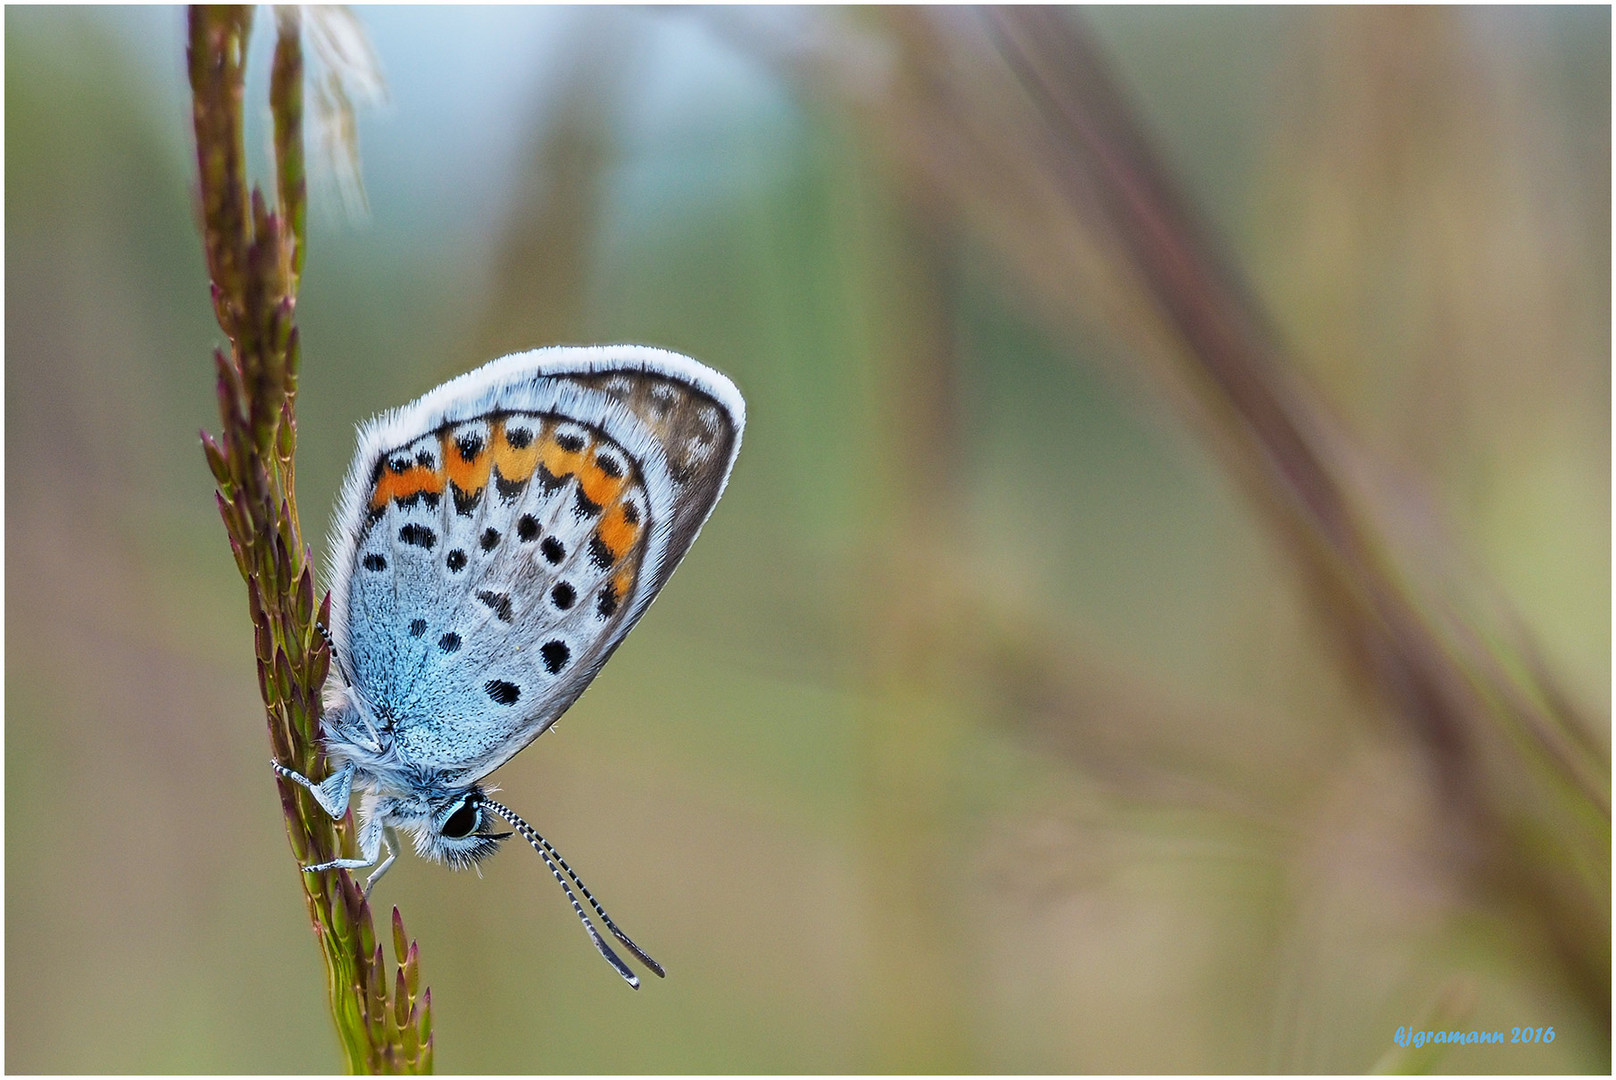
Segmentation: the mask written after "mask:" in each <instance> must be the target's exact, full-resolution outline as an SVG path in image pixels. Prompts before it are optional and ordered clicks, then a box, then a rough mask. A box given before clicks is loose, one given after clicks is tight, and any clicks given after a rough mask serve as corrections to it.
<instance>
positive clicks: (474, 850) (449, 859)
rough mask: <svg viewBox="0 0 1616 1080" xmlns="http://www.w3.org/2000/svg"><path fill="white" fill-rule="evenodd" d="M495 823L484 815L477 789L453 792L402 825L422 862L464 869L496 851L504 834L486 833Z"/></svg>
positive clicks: (482, 797) (480, 795)
mask: <svg viewBox="0 0 1616 1080" xmlns="http://www.w3.org/2000/svg"><path fill="white" fill-rule="evenodd" d="M496 820H498V819H497V818H496V817H495V816H494V815H493V814H490V813H489V812H488V809H487V807H486V804H485V796H484V795H483V790H482V788H480V787H472V788H469V789H467V790H464V791H459V792H455V793H453V794H452V795H450V796H449V797H448V798H447V799H444V800H441V801H438V802H435V803H433V804H431V805H430V806H428V807H427V813H425V814H423V815H421V816H418V817H416V818H415V819H414V820H413V821H409V822H406V823H405V826H404V827H405V828H406V829H407V830H408V831H409V832H410V834H411V836H412V837H413V839H414V840H415V850H416V853H417V854H419V855H420V856H421V857H422V858H424V859H433V860H436V861H437V862H441V863H447V864H448V865H449V866H450V868H452V869H455V870H464V869H466V868H467V867H469V866H475V865H476V864H477V863H479V862H482V861H483V860H484V859H486V858H488V857H489V856H490V855H492V854H494V852H496V851H498V850H499V845H500V841H502V840H507V839H509V838H510V836H511V834H510V833H508V832H488V831H486V830H487V828H488V826H489V825H490V824H491V823H492V822H494V821H496Z"/></svg>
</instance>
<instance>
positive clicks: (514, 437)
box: [505, 427, 533, 450]
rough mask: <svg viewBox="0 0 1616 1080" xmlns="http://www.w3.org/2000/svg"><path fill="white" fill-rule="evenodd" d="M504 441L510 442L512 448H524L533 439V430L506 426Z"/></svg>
mask: <svg viewBox="0 0 1616 1080" xmlns="http://www.w3.org/2000/svg"><path fill="white" fill-rule="evenodd" d="M505 441H506V442H508V443H510V444H511V449H512V450H525V449H527V446H528V444H529V443H531V442H532V441H533V432H532V431H531V430H529V429H528V428H525V427H508V428H506V429H505Z"/></svg>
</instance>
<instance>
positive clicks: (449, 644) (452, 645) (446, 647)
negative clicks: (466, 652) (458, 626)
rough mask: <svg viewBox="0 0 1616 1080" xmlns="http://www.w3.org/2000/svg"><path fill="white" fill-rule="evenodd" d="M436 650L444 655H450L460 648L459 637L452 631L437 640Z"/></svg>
mask: <svg viewBox="0 0 1616 1080" xmlns="http://www.w3.org/2000/svg"><path fill="white" fill-rule="evenodd" d="M438 648H440V649H442V650H443V651H444V652H446V653H452V652H454V651H455V650H457V649H459V648H460V635H459V634H457V633H455V632H454V631H453V630H451V631H449V632H448V633H447V634H444V635H443V636H442V637H440V638H439V639H438Z"/></svg>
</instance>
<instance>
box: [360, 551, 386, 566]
mask: <svg viewBox="0 0 1616 1080" xmlns="http://www.w3.org/2000/svg"><path fill="white" fill-rule="evenodd" d="M363 565H364V567H365V569H366V570H386V569H387V557H386V556H385V555H378V554H376V552H374V551H372V552H371V553H370V554H368V555H366V556H365V559H364V563H363Z"/></svg>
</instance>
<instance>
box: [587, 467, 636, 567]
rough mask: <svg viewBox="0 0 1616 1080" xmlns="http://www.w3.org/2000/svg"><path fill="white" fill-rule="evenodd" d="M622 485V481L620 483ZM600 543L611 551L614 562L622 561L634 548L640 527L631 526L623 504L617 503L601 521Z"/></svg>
mask: <svg viewBox="0 0 1616 1080" xmlns="http://www.w3.org/2000/svg"><path fill="white" fill-rule="evenodd" d="M618 483H619V485H621V483H622V482H621V481H618ZM597 532H599V534H600V542H601V543H603V544H605V545H606V546H607V547H608V548H610V549H611V552H612V558H613V560H617V559H621V558H623V556H625V555H627V554H628V549H629V548H631V547H633V546H634V540H635V538H636V537H638V536H639V535H640V527H639V526H638V525H634V524H630V523H629V520H628V515H627V514H625V513H624V511H623V504H622V503H617V504H616V505H614V506H613V507H612V508H611V509H610V510H608V511H606V513H605V515H604V516H603V517H602V518H601V519H600V527H599V529H598V530H597Z"/></svg>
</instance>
